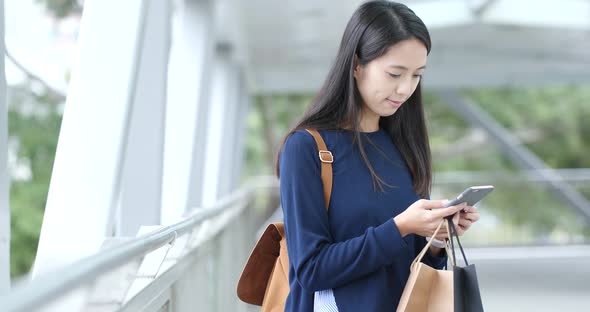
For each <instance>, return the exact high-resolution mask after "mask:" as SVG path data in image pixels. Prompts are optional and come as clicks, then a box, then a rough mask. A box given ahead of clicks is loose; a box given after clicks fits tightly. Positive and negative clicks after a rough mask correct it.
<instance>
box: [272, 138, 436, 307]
mask: <svg viewBox="0 0 590 312" xmlns="http://www.w3.org/2000/svg"><path fill="white" fill-rule="evenodd" d="M320 134H321V135H322V137H323V139H324V141H325V142H326V145H327V147H328V149H329V150H330V151H331V152H332V154H333V155H334V163H333V188H332V197H331V200H330V205H329V211H326V209H325V207H324V198H323V193H322V192H323V186H322V180H321V178H320V161H319V158H318V149H317V145H316V143H315V141H314V139H313V137H312V136H311V135H310V134H309V133H307V132H306V131H304V130H301V131H296V132H294V133H293V134H291V135H290V136H289V137H288V138H287V140H286V142H285V145H284V147H283V151H282V153H281V158H280V162H279V166H280V186H281V188H280V192H281V205H282V208H283V213H284V218H285V219H284V221H285V231H286V235H287V246H288V250H289V260H290V264H289V282H290V287H291V292H290V294H289V297H288V298H287V304H286V308H285V311H313V300H314V292H315V291H318V290H324V289H333V290H334V297H335V299H336V304H337V306H338V309H339V311H340V312H348V311H355V312H356V311H395V309H396V307H397V305H398V302H399V299H400V296H401V294H402V291H403V289H404V286H405V284H406V281H407V279H408V276H409V273H410V263H411V262H412V260H413V259H414V258H415V257H416V255H417V254H418V252H419V251H420V250H421V249H422V248H423V247H424V246H425V244H426V240H425V239H424V237H421V236H417V235H413V234H410V235H407V236H406V237H402V236H401V234H400V233H399V230H398V228H397V226H396V225H395V222H393V217H395V216H396V215H398V214H399V213H401V212H403V211H404V210H405V209H406V208H407V207H409V206H410V205H411V204H412V203H414V202H415V201H416V200H418V199H419V198H420V197H419V196H418V195H417V194H416V192H414V190H413V188H412V177H411V174H410V172H409V170H408V167H407V165H406V164H405V162H404V161H403V158H402V157H401V154H400V153H399V151H398V150H397V148H396V146H395V145H394V143H393V141H392V140H391V138H390V137H389V135H388V134H387V132H386V131H384V130H379V131H377V132H370V133H363V134H362V136H363V138H364V139H365V138H366V139H369V140H370V141H371V142H373V143H374V145H372V144H370V143H368V140H364V141H363V142H365V144H364V147H365V151H366V152H367V156H368V157H369V160H370V162H371V164H372V166H373V168H374V170H375V172H376V173H377V174H378V175H379V177H380V178H381V179H383V180H384V181H385V182H387V183H388V184H390V185H394V186H395V187H394V188H389V187H387V186H385V185H384V188H385V192H379V190H378V189H377V190H376V189H374V187H373V182H372V179H371V174H370V172H369V169H368V168H367V166H366V165H365V163H364V161H363V158H362V156H361V154H360V152H359V150H358V148H357V147H356V145H353V141H352V139H353V133H352V132H351V131H349V130H334V131H320ZM423 262H425V263H427V264H429V265H431V266H433V267H436V268H442V267H443V266H444V264H445V263H446V257H434V256H432V255H430V253H428V255H427V256H426V257H425V258H424V260H423Z"/></svg>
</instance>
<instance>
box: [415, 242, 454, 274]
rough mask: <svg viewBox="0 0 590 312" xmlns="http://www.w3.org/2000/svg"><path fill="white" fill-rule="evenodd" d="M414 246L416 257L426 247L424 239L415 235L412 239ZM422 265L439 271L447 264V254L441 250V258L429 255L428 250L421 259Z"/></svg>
mask: <svg viewBox="0 0 590 312" xmlns="http://www.w3.org/2000/svg"><path fill="white" fill-rule="evenodd" d="M414 244H415V248H416V255H417V254H418V253H419V252H420V251H422V249H424V246H426V238H425V237H423V236H420V235H415V237H414ZM422 263H425V264H427V265H428V266H430V267H433V268H435V269H438V270H441V269H442V268H444V266H445V264H447V254H446V250H444V249H443V251H442V254H441V256H434V255H432V253H430V250H429V251H428V252H427V253H426V255H425V256H424V258H422Z"/></svg>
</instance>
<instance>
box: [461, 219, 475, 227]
mask: <svg viewBox="0 0 590 312" xmlns="http://www.w3.org/2000/svg"><path fill="white" fill-rule="evenodd" d="M471 224H472V222H471V221H469V220H466V219H461V220H460V221H459V226H460V227H462V228H463V229H464V230H467V229H468V228H470V227H471Z"/></svg>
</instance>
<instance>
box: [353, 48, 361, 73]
mask: <svg viewBox="0 0 590 312" xmlns="http://www.w3.org/2000/svg"><path fill="white" fill-rule="evenodd" d="M352 62H353V64H354V70H353V76H354V78H355V79H359V75H360V74H361V71H362V66H361V65H360V64H359V58H358V56H357V55H356V53H355V54H354V59H353V60H352Z"/></svg>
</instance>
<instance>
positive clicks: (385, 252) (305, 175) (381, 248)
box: [279, 131, 408, 292]
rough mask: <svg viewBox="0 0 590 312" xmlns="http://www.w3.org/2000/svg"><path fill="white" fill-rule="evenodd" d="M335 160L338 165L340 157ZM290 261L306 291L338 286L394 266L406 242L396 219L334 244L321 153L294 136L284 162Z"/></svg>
mask: <svg viewBox="0 0 590 312" xmlns="http://www.w3.org/2000/svg"><path fill="white" fill-rule="evenodd" d="M335 158H336V159H335V161H338V159H337V155H335ZM279 169H280V193H281V206H282V208H283V213H284V221H285V231H286V235H287V246H288V252H289V261H290V264H291V266H293V268H294V272H295V278H296V279H297V281H298V282H299V284H300V285H301V286H302V287H303V288H304V289H306V290H307V291H310V292H313V291H317V290H323V289H331V288H336V287H338V286H340V285H344V284H346V283H349V282H350V281H353V280H355V279H358V278H360V277H362V276H364V275H366V274H368V273H371V272H374V271H376V270H377V269H379V268H380V267H382V266H385V265H388V264H391V263H392V262H394V261H395V259H396V257H397V256H398V255H400V253H401V252H402V251H403V252H407V248H408V246H407V244H406V242H405V241H404V240H403V239H402V236H401V234H400V232H399V230H398V228H397V226H396V224H395V222H394V221H393V216H392V218H391V219H389V220H388V221H386V222H385V223H383V224H381V225H379V226H376V227H369V228H368V229H366V231H365V232H364V233H363V234H362V235H360V236H357V237H354V238H351V239H349V240H346V241H342V242H338V243H334V242H333V240H332V237H331V234H330V227H329V223H328V214H327V212H326V208H325V207H324V206H325V205H324V198H323V185H322V180H321V175H320V162H319V159H318V149H317V146H316V143H315V141H314V139H313V137H312V136H311V135H309V134H308V133H306V132H304V131H297V132H295V133H293V134H292V135H290V136H289V137H288V138H287V140H286V142H285V144H284V146H283V151H282V153H281V158H280V161H279Z"/></svg>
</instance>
